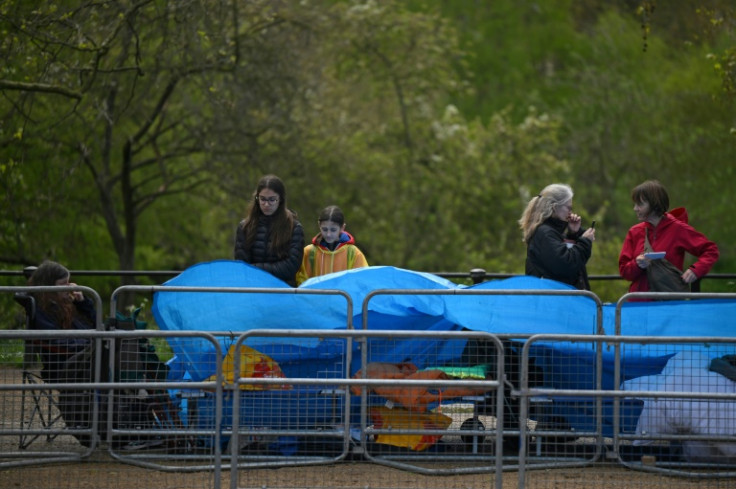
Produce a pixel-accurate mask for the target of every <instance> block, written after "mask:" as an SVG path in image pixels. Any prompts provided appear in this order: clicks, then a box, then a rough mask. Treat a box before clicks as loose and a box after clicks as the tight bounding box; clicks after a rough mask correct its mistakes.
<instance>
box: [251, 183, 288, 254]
mask: <svg viewBox="0 0 736 489" xmlns="http://www.w3.org/2000/svg"><path fill="white" fill-rule="evenodd" d="M264 188H267V189H270V190H273V191H274V192H276V193H277V194H278V195H279V206H278V208H277V209H276V211H275V212H274V213H273V214H272V215H271V230H270V233H271V234H270V236H269V238H270V239H269V242H270V246H271V248H270V249H269V251H270V252H271V253H273V254H275V255H276V256H278V257H284V256H286V255H287V254H288V253H289V244H290V243H291V235H292V233H293V231H294V219H295V218H296V214H295V213H294V212H293V211H291V210H290V209H289V208H288V207H287V205H286V186H285V185H284V182H282V181H281V179H280V178H279V177H277V176H276V175H266V176H264V177H263V178H261V179H260V180H259V181H258V186H257V187H256V190H255V192H253V198H252V199H251V202H250V204H249V205H248V209H247V211H246V216H245V219H244V220H243V231H244V232H245V246H246V248H248V249H250V248H251V246H253V240H255V237H256V229H257V227H258V220H259V219H260V218H261V217H262V216H264V215H265V214H263V212H262V211H261V206H260V205H258V196H259V195H260V194H261V191H262V190H263V189H264Z"/></svg>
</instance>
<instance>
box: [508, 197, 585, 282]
mask: <svg viewBox="0 0 736 489" xmlns="http://www.w3.org/2000/svg"><path fill="white" fill-rule="evenodd" d="M572 197H573V192H572V188H570V186H569V185H565V184H561V183H554V184H552V185H548V186H546V187H545V188H544V189H543V190H542V191H541V192H540V193H539V195H535V196H534V197H533V198H532V199H531V200H530V201H529V203H528V204H527V206H526V208H525V209H524V213H523V214H522V215H521V219H519V226H520V227H521V231H522V233H523V240H524V242H525V243H526V245H527V252H526V274H527V275H532V276H535V277H540V278H550V279H553V280H557V281H558V282H563V283H566V284H569V285H572V286H574V287H577V288H578V289H585V290H590V284H589V282H588V273H587V271H586V269H585V265H586V263H587V262H588V260H589V259H590V256H591V254H592V251H593V241H595V229H594V228H593V227H590V228H588V229H585V230H583V229H582V227H581V225H580V224H581V219H580V216H579V215H578V214H573V212H572Z"/></svg>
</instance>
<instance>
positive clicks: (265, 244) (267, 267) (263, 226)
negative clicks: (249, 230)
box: [234, 216, 304, 287]
mask: <svg viewBox="0 0 736 489" xmlns="http://www.w3.org/2000/svg"><path fill="white" fill-rule="evenodd" d="M270 231H271V217H269V216H261V217H260V218H259V219H258V226H257V228H256V238H255V240H253V244H252V245H251V247H250V249H246V246H245V232H244V231H243V221H241V222H240V224H239V225H238V229H237V230H236V231H235V253H234V254H235V259H236V260H243V261H244V262H246V263H250V264H251V265H253V266H255V267H258V268H260V269H261V270H264V271H266V272H268V273H270V274H271V275H273V276H274V277H277V278H280V279H281V280H283V281H284V282H286V283H288V284H289V285H291V286H293V287H295V286H296V272H297V271H298V270H299V267H300V266H301V264H302V256H303V255H304V229H302V225H301V223H300V222H299V220H298V219H297V218H296V217H294V229H293V230H292V233H291V242H290V243H289V249H288V250H287V253H286V254H284V255H282V256H277V255H276V254H274V253H273V252H271V251H270V246H269V245H270V243H269V235H270Z"/></svg>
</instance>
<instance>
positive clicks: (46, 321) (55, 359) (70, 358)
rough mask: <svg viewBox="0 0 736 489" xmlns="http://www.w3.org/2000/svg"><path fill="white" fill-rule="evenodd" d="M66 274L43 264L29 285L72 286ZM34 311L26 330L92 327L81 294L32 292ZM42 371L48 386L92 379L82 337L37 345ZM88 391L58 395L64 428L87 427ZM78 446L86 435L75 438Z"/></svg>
mask: <svg viewBox="0 0 736 489" xmlns="http://www.w3.org/2000/svg"><path fill="white" fill-rule="evenodd" d="M69 278H70V273H69V270H67V269H66V268H65V267H64V266H63V265H61V264H59V263H56V262H53V261H44V262H43V263H41V265H39V267H38V268H37V269H36V270H35V271H34V272H33V274H32V275H31V278H30V279H29V280H28V284H29V285H31V286H64V285H76V284H74V283H72V282H70V281H69ZM32 295H33V297H34V298H35V300H36V311H35V314H34V316H33V321H32V322H31V325H30V327H31V328H32V329H35V330H86V329H94V327H95V309H94V304H93V302H92V300H91V299H90V298H88V297H85V296H84V294H83V293H82V292H81V291H72V292H70V291H64V292H34V293H32ZM37 344H38V346H39V351H40V356H41V363H42V364H43V370H42V372H41V376H42V377H43V379H44V381H45V382H49V383H54V384H56V383H75V382H90V381H91V380H92V379H91V376H92V365H93V364H92V362H93V357H94V355H93V354H92V345H91V342H90V340H89V339H86V338H51V339H43V340H40V341H38V342H37ZM91 399H92V398H91V393H90V392H89V391H75V390H64V391H62V392H60V393H59V402H58V406H59V411H60V412H61V415H62V417H63V418H64V422H65V423H66V424H67V426H70V427H73V428H84V427H88V426H89V420H90V412H91ZM77 438H78V439H79V440H80V442H81V443H82V444H86V443H87V442H88V438H89V437H88V435H79V436H77Z"/></svg>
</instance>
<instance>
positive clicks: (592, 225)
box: [590, 221, 595, 229]
mask: <svg viewBox="0 0 736 489" xmlns="http://www.w3.org/2000/svg"><path fill="white" fill-rule="evenodd" d="M590 229H595V221H593V222H591V223H590Z"/></svg>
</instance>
